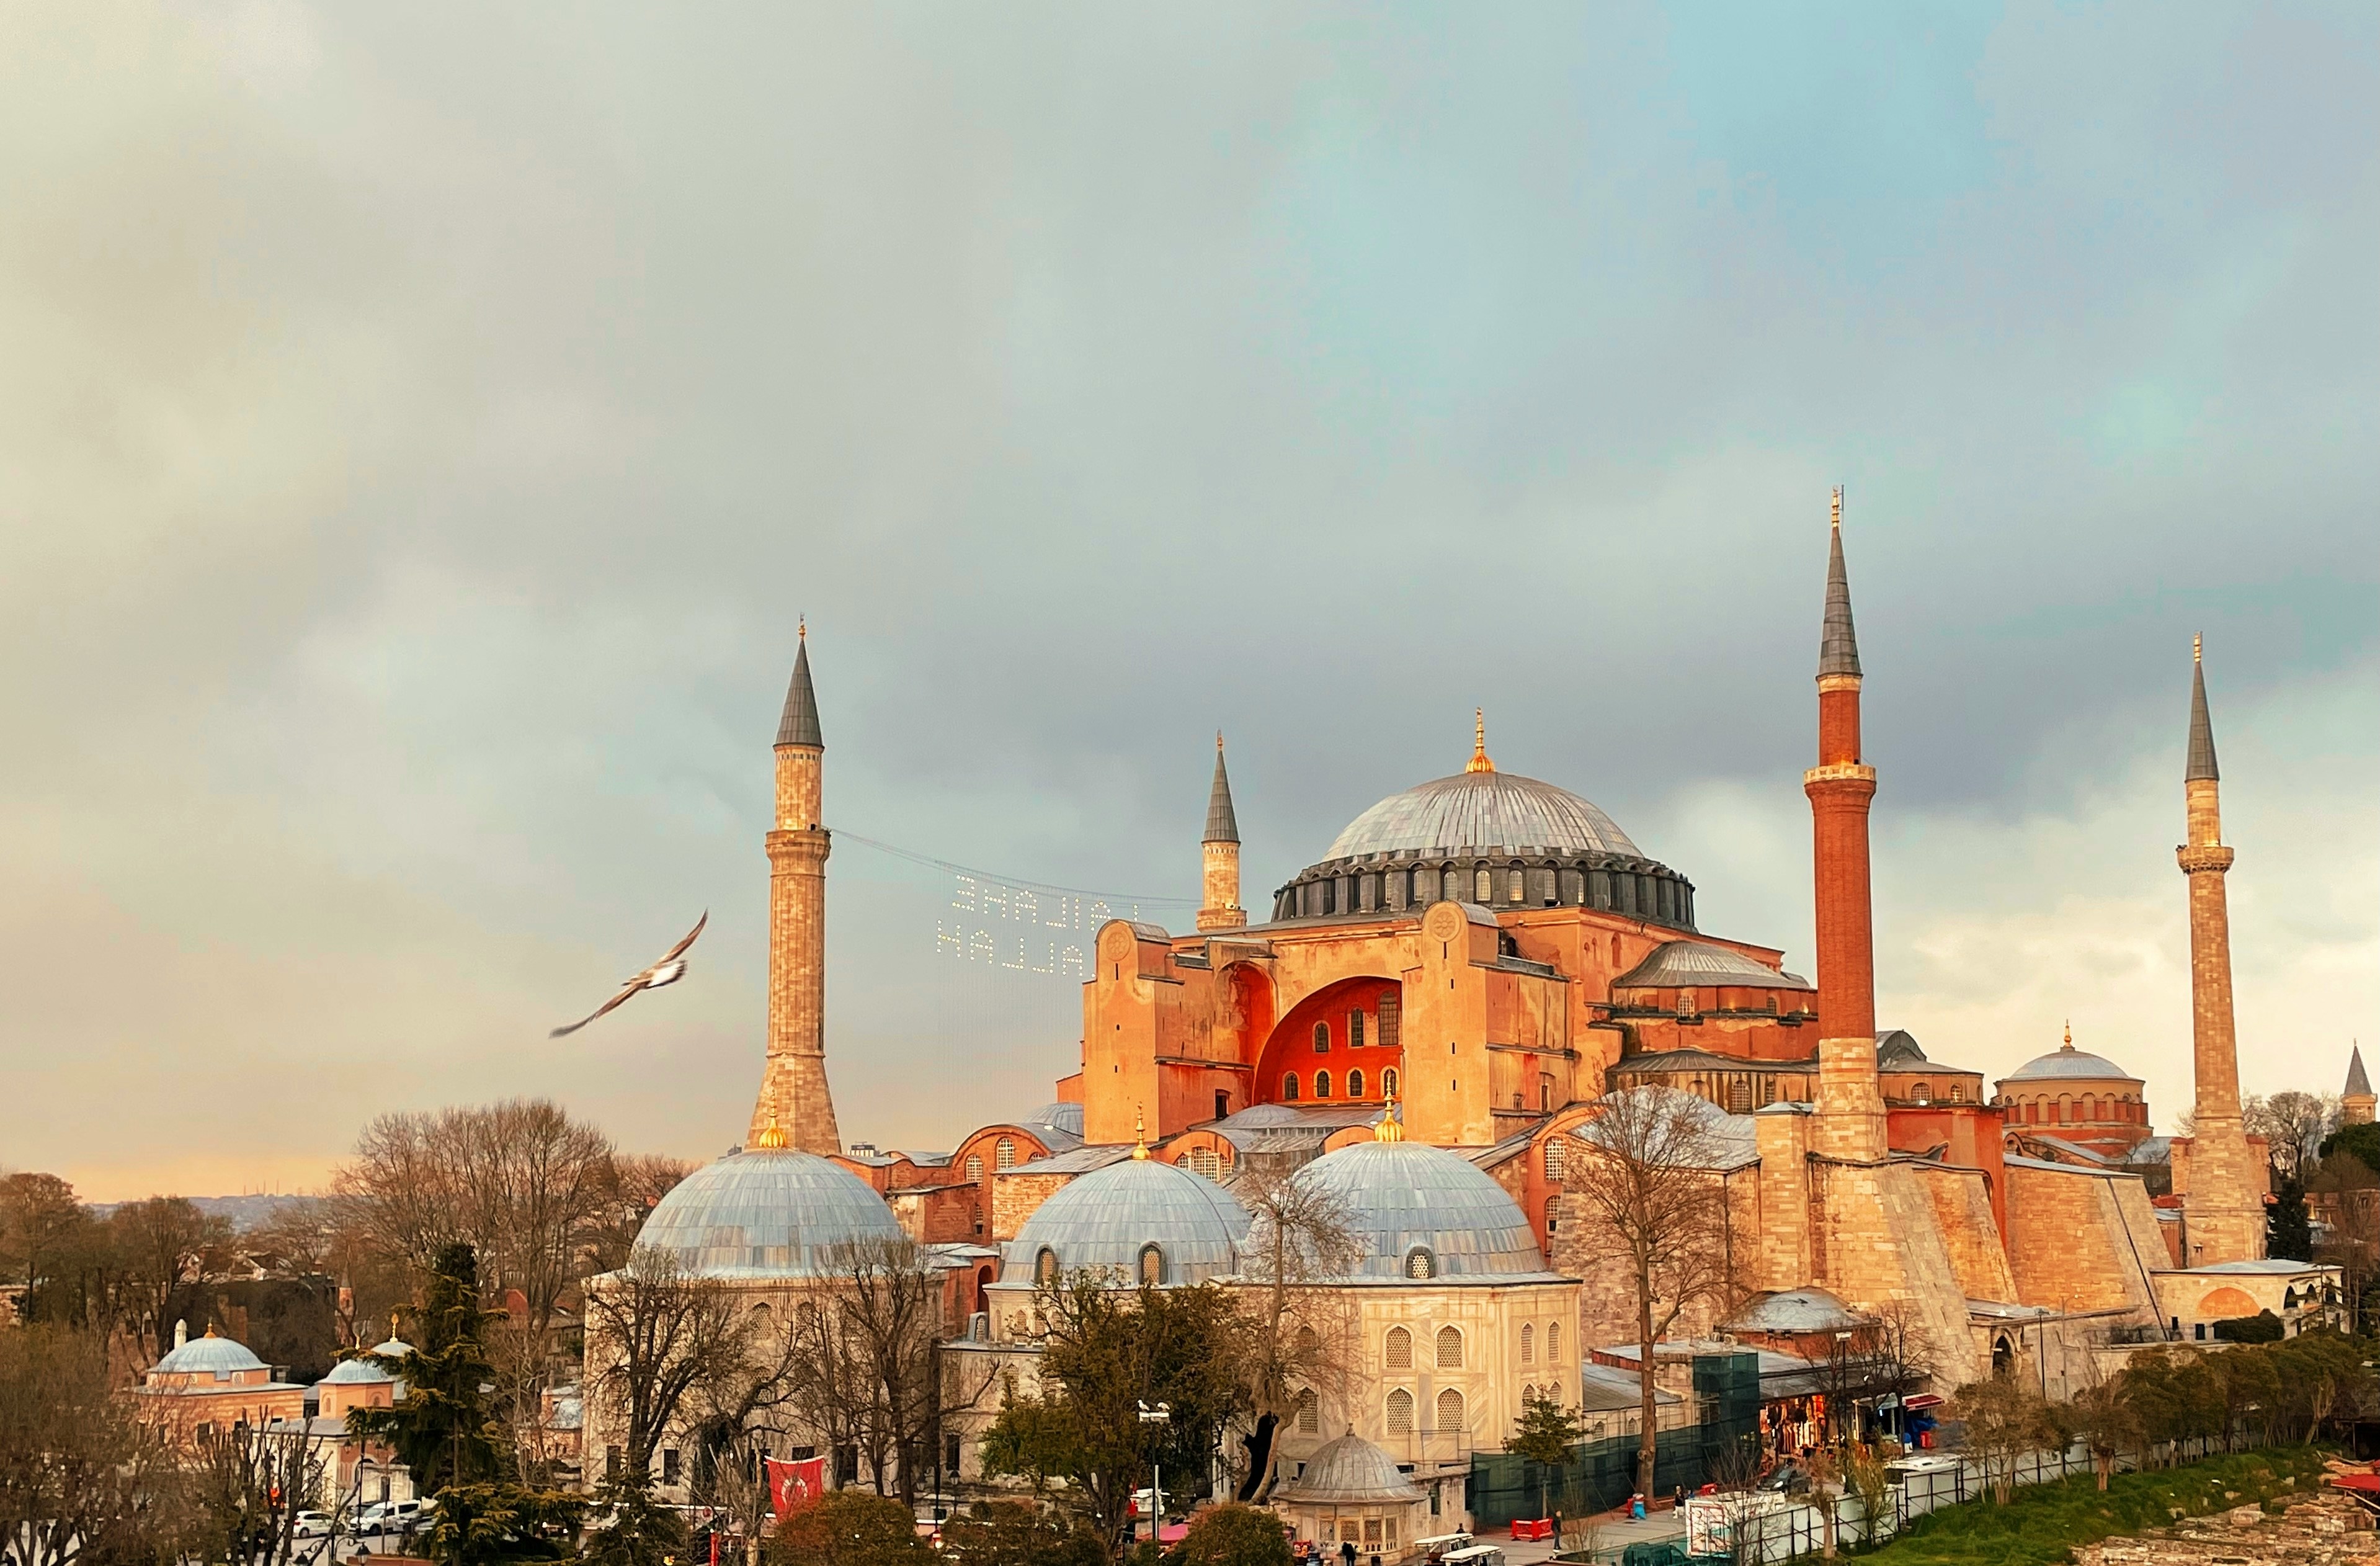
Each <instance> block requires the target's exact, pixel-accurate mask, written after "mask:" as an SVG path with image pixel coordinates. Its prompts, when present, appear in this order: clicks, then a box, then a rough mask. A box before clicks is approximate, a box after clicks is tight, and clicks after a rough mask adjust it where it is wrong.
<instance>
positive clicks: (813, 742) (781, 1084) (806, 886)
mask: <svg viewBox="0 0 2380 1566" xmlns="http://www.w3.org/2000/svg"><path fill="white" fill-rule="evenodd" d="M825 760H826V739H825V736H824V735H823V734H820V731H819V716H818V693H817V692H816V691H814V690H812V689H811V688H810V643H809V634H808V628H807V626H805V627H804V628H803V632H802V638H801V650H800V651H798V652H796V653H795V655H794V681H793V684H792V686H790V687H788V688H787V690H786V692H785V712H784V716H783V718H782V719H781V720H779V722H778V723H777V819H776V824H775V829H774V830H773V831H771V832H770V833H769V835H768V838H767V843H768V848H769V1063H768V1068H767V1070H766V1072H765V1073H764V1074H762V1076H761V1078H760V1099H759V1103H757V1104H755V1105H754V1106H753V1108H752V1131H751V1135H750V1136H749V1137H748V1138H747V1140H746V1142H745V1146H746V1147H769V1146H772V1145H774V1146H791V1147H797V1148H799V1149H801V1150H802V1151H804V1152H808V1153H839V1152H841V1151H843V1137H842V1135H841V1133H840V1132H839V1131H837V1129H836V1127H835V1123H834V1098H833V1095H832V1094H831V1093H830V1092H829V1091H828V1090H827V1083H826V856H827V852H828V849H829V847H830V844H829V843H828V839H827V830H826V827H825V825H824V823H823V822H822V821H821V820H820V796H821V794H822V792H823V783H824V778H823V773H824V770H825V767H824V764H825Z"/></svg>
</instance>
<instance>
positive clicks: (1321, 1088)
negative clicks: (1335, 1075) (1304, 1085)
mask: <svg viewBox="0 0 2380 1566" xmlns="http://www.w3.org/2000/svg"><path fill="white" fill-rule="evenodd" d="M1314 1096H1315V1097H1316V1098H1318V1099H1328V1098H1329V1097H1330V1073H1329V1072H1327V1071H1318V1072H1316V1073H1315V1074H1314Z"/></svg>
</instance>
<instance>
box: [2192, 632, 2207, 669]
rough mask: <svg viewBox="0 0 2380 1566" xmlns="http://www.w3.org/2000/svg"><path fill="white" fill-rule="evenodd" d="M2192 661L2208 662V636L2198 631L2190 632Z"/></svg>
mask: <svg viewBox="0 0 2380 1566" xmlns="http://www.w3.org/2000/svg"><path fill="white" fill-rule="evenodd" d="M2190 661H2191V662H2192V663H2204V662H2206V638H2205V637H2202V636H2200V635H2199V634H2198V633H2197V632H2196V631H2192V632H2191V633H2190Z"/></svg>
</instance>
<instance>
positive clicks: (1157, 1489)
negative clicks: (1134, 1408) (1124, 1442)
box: [1140, 1402, 1173, 1544]
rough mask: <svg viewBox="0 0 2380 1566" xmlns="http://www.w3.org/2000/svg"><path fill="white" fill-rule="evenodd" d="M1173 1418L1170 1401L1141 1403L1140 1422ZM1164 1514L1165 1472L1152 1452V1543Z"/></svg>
mask: <svg viewBox="0 0 2380 1566" xmlns="http://www.w3.org/2000/svg"><path fill="white" fill-rule="evenodd" d="M1172 1418H1173V1405H1172V1403H1170V1402H1161V1403H1159V1404H1158V1405H1157V1406H1156V1407H1155V1408H1151V1407H1149V1406H1148V1404H1147V1403H1145V1402H1144V1403H1142V1404H1141V1405H1140V1422H1141V1423H1142V1424H1144V1425H1165V1424H1170V1423H1171V1422H1172ZM1164 1515H1165V1474H1164V1470H1163V1469H1162V1468H1160V1466H1159V1465H1158V1462H1157V1458H1156V1456H1155V1454H1153V1453H1152V1454H1151V1455H1150V1457H1149V1460H1148V1542H1149V1543H1151V1544H1155V1543H1156V1542H1157V1530H1158V1528H1159V1526H1160V1522H1161V1520H1162V1519H1163V1517H1164Z"/></svg>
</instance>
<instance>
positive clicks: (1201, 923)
mask: <svg viewBox="0 0 2380 1566" xmlns="http://www.w3.org/2000/svg"><path fill="white" fill-rule="evenodd" d="M1198 858H1199V863H1200V868H1201V876H1200V880H1201V881H1202V883H1203V888H1204V893H1205V904H1206V905H1205V906H1204V907H1201V908H1200V909H1199V910H1198V928H1199V929H1245V927H1246V925H1247V922H1248V911H1247V910H1246V909H1245V908H1243V907H1241V906H1240V818H1239V815H1238V813H1237V812H1236V811H1234V810H1233V808H1232V779H1231V774H1230V773H1228V772H1226V771H1224V770H1223V731H1222V730H1220V729H1217V730H1216V731H1215V781H1214V782H1213V783H1211V784H1209V785H1208V789H1207V835H1206V839H1205V841H1204V842H1202V843H1201V844H1199V848H1198Z"/></svg>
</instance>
